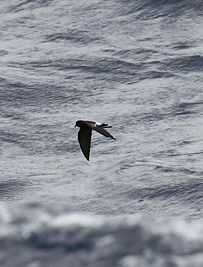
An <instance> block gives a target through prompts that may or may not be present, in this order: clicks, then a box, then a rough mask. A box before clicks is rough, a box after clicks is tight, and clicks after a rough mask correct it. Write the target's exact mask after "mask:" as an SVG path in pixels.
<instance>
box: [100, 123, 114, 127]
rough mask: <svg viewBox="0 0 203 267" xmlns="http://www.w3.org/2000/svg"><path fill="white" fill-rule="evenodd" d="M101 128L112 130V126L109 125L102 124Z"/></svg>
mask: <svg viewBox="0 0 203 267" xmlns="http://www.w3.org/2000/svg"><path fill="white" fill-rule="evenodd" d="M101 127H103V128H112V126H110V125H108V124H107V123H102V124H101Z"/></svg>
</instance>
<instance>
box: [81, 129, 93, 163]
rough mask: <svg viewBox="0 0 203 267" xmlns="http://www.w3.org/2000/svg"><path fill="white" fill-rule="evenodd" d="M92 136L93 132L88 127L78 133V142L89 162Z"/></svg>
mask: <svg viewBox="0 0 203 267" xmlns="http://www.w3.org/2000/svg"><path fill="white" fill-rule="evenodd" d="M91 136H92V130H91V129H90V128H88V127H81V128H80V130H79V132H78V142H79V144H80V148H81V150H82V152H83V154H84V156H85V157H86V159H87V160H89V156H90V144H91Z"/></svg>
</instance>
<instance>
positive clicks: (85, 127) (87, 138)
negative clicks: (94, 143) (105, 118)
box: [75, 120, 116, 160]
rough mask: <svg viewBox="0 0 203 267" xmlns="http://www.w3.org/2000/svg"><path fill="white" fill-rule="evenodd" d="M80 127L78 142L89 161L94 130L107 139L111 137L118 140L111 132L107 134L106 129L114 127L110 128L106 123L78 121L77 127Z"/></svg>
mask: <svg viewBox="0 0 203 267" xmlns="http://www.w3.org/2000/svg"><path fill="white" fill-rule="evenodd" d="M76 126H77V127H80V130H79V132H78V142H79V144H80V148H81V150H82V152H83V154H84V156H85V157H86V159H87V160H89V155H90V144H91V136H92V130H95V131H96V132H98V133H100V134H103V135H104V136H106V137H110V138H111V139H114V140H116V139H115V138H114V137H113V136H112V135H111V134H110V133H109V132H107V131H106V130H105V129H104V128H111V127H112V126H108V124H106V123H97V122H94V121H82V120H79V121H76V124H75V127H76Z"/></svg>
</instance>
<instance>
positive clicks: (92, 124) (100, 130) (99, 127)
mask: <svg viewBox="0 0 203 267" xmlns="http://www.w3.org/2000/svg"><path fill="white" fill-rule="evenodd" d="M84 122H85V124H86V125H87V126H88V127H90V128H91V129H92V130H95V131H97V132H98V133H100V134H102V135H104V136H106V137H110V138H111V139H114V140H116V139H115V138H114V137H113V136H112V135H111V134H110V133H109V132H107V131H106V130H105V129H104V127H105V128H110V127H111V126H108V124H101V125H97V124H96V123H95V122H93V121H84Z"/></svg>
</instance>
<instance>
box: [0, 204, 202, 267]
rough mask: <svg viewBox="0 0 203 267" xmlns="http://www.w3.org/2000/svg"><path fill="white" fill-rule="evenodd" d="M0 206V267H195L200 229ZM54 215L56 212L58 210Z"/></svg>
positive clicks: (198, 261) (181, 223)
mask: <svg viewBox="0 0 203 267" xmlns="http://www.w3.org/2000/svg"><path fill="white" fill-rule="evenodd" d="M57 210H58V211H57V212H55V209H54V208H53V207H52V209H51V210H50V208H49V209H47V208H46V207H42V206H41V205H40V204H39V203H35V204H34V203H32V204H29V205H27V206H18V207H15V208H14V207H13V208H11V207H8V206H5V205H1V206H0V226H1V232H0V244H1V245H0V250H1V251H2V252H4V253H1V255H0V263H1V265H2V266H4V267H6V266H12V264H14V258H13V257H12V255H13V253H14V254H15V266H28V264H31V263H34V262H37V264H38V265H36V266H45V265H46V266H56V265H60V266H83V265H84V264H85V265H86V266H95V265H96V266H100V267H102V266H105V267H106V266H123V267H130V266H145V267H148V266H150V267H153V266H154V267H155V266H156V267H159V266H160V267H164V266H177V267H183V266H184V267H189V266H193V267H200V266H201V262H202V261H203V241H202V240H203V226H202V225H203V224H202V223H201V222H199V221H196V222H195V223H194V222H190V223H189V222H185V221H175V220H174V221H170V222H166V221H158V220H157V219H156V220H155V219H153V220H152V219H151V218H142V217H137V216H124V217H123V216H118V217H106V216H105V217H104V216H92V215H84V214H81V213H72V212H70V211H67V209H66V210H63V211H62V210H61V208H60V209H57ZM59 210H60V211H59Z"/></svg>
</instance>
